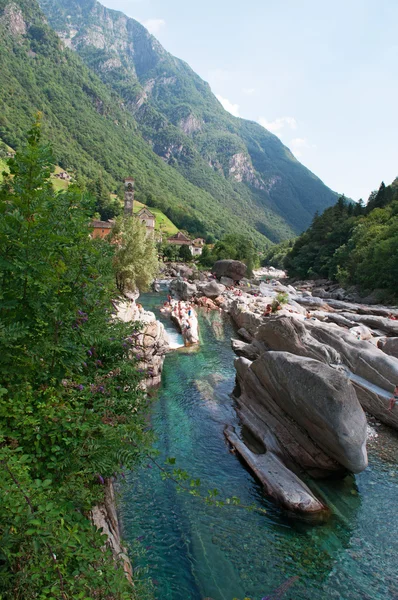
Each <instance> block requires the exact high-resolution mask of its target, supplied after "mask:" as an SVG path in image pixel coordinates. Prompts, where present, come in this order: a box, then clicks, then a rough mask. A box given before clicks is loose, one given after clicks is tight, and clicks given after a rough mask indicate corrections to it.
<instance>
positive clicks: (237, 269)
mask: <svg viewBox="0 0 398 600" xmlns="http://www.w3.org/2000/svg"><path fill="white" fill-rule="evenodd" d="M246 271H247V267H246V265H245V264H244V263H242V262H240V261H239V260H218V261H217V262H216V263H215V265H214V267H213V272H214V273H215V274H216V276H217V279H220V278H221V277H229V278H230V279H233V281H240V280H241V279H243V277H244V276H245V275H246Z"/></svg>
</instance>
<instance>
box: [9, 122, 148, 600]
mask: <svg viewBox="0 0 398 600" xmlns="http://www.w3.org/2000/svg"><path fill="white" fill-rule="evenodd" d="M53 165H54V160H53V159H52V156H51V152H50V150H49V148H48V147H46V146H45V145H43V144H42V143H41V142H40V125H39V123H36V125H35V126H34V127H33V128H32V130H31V131H30V133H29V136H28V142H27V145H26V147H25V149H24V150H23V151H22V152H18V153H17V154H16V156H15V158H14V159H12V160H10V161H9V168H10V172H11V175H10V176H7V177H6V178H5V180H4V182H3V184H2V185H1V187H0V257H1V258H0V280H1V286H0V463H1V466H2V477H1V480H0V548H1V549H0V597H1V598H4V600H7V599H10V600H11V599H12V598H18V599H19V600H34V599H36V598H37V599H38V600H39V599H40V600H44V599H49V600H50V599H55V598H56V599H58V598H60V599H63V600H72V599H73V600H74V599H75V598H82V599H88V598H98V599H103V600H105V599H107V600H111V599H115V600H116V599H117V600H122V599H125V600H127V598H129V599H131V598H135V597H138V596H136V594H138V593H140V585H138V586H137V587H136V588H135V589H132V588H131V586H130V584H129V583H128V581H127V579H126V578H125V576H124V573H123V569H122V566H121V564H119V562H117V563H115V561H114V559H113V557H112V555H111V553H110V551H109V550H108V549H106V550H103V546H104V541H105V540H104V536H103V535H101V534H100V533H99V532H98V531H97V530H96V529H95V528H94V526H93V525H92V523H91V521H90V519H89V512H90V510H91V509H92V507H93V506H94V505H96V504H97V503H99V502H101V501H102V499H103V495H104V485H106V484H107V482H108V481H109V480H110V478H111V477H112V476H113V475H114V474H119V473H121V471H122V470H123V469H130V468H132V467H133V466H134V465H136V464H137V463H139V462H140V460H141V458H142V457H143V455H144V454H145V453H146V451H147V449H148V447H149V444H150V436H149V434H148V433H145V432H144V419H145V412H144V410H143V408H142V407H143V405H144V398H143V396H142V392H141V391H140V388H139V384H140V379H141V376H140V375H139V374H138V372H137V369H136V367H135V364H134V362H133V361H131V360H130V356H129V355H130V347H131V345H132V344H133V343H134V335H135V333H134V329H133V330H132V326H131V325H129V324H125V323H121V322H118V321H115V320H114V319H113V318H112V312H113V305H112V303H111V298H112V297H115V289H114V283H113V282H114V275H113V271H112V255H113V252H114V248H113V247H112V246H111V245H110V244H109V243H107V242H104V241H101V240H91V239H90V237H89V214H90V213H91V212H92V206H91V205H90V202H89V201H88V200H87V198H85V197H84V195H82V194H81V193H80V192H79V190H78V189H76V188H75V187H73V186H71V187H70V188H69V190H68V191H67V192H59V193H55V192H54V190H53V188H52V186H51V180H50V175H51V172H52V171H53V169H54V166H53ZM139 597H140V598H141V597H142V596H141V595H140V596H139Z"/></svg>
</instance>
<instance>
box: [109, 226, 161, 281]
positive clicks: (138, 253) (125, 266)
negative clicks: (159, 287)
mask: <svg viewBox="0 0 398 600" xmlns="http://www.w3.org/2000/svg"><path fill="white" fill-rule="evenodd" d="M112 241H113V242H114V243H115V254H114V257H113V268H114V271H115V276H116V285H117V288H118V290H119V291H120V292H121V293H124V292H134V291H136V290H140V291H147V290H148V289H149V287H150V285H151V283H152V282H153V280H154V279H155V277H156V275H157V273H158V268H159V265H158V256H157V250H156V245H155V241H154V239H153V237H152V236H151V235H147V231H146V227H145V225H143V224H142V223H141V222H140V220H139V219H136V218H135V217H130V218H127V219H126V218H123V217H119V218H118V219H117V220H116V222H115V225H114V227H113V229H112Z"/></svg>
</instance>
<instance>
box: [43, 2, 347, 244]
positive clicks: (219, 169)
mask: <svg viewBox="0 0 398 600" xmlns="http://www.w3.org/2000/svg"><path fill="white" fill-rule="evenodd" d="M40 3H41V6H42V8H43V10H44V12H45V13H46V15H47V17H48V19H49V22H50V24H51V25H52V27H53V28H54V29H55V30H56V31H57V32H58V34H59V35H60V37H61V38H62V39H63V40H64V43H65V44H66V45H68V46H69V47H71V48H73V49H75V50H76V51H77V52H78V54H79V55H80V56H81V57H82V58H83V60H84V61H85V62H86V64H87V65H88V66H90V68H92V69H93V70H94V71H95V72H96V73H97V75H98V76H99V77H100V78H101V79H102V80H103V81H104V82H106V83H108V84H109V85H110V86H112V88H113V90H115V91H116V92H117V93H118V94H119V95H120V96H121V97H122V98H123V100H124V103H125V107H126V108H127V110H129V112H130V113H131V114H133V115H134V116H135V118H136V120H137V122H138V125H139V129H140V131H141V132H142V134H143V136H144V137H145V139H146V140H147V141H148V142H149V144H150V145H151V147H152V148H153V150H154V151H155V152H156V153H157V154H158V155H159V156H161V157H162V158H163V159H164V160H165V161H167V162H168V164H170V165H172V166H173V167H174V168H175V169H176V170H177V171H179V172H180V173H181V174H182V175H184V177H186V178H187V179H189V180H190V181H191V182H192V183H194V184H195V185H198V186H199V187H201V188H203V189H205V190H207V191H208V192H209V193H210V194H211V195H212V196H213V197H214V198H215V199H216V200H218V201H221V202H223V201H224V200H225V198H228V199H229V202H230V204H231V206H234V210H237V208H238V207H243V211H242V210H240V211H239V213H238V214H241V215H242V217H243V218H244V213H245V212H246V209H248V210H249V213H250V219H251V224H252V225H253V226H254V227H256V229H258V230H259V231H261V232H262V233H264V234H265V235H267V236H268V237H270V238H271V239H274V240H275V239H276V238H281V237H285V234H286V229H284V228H281V227H280V223H279V222H278V221H277V220H275V218H272V217H271V215H270V211H272V213H275V214H278V215H279V216H281V217H282V218H283V219H284V221H286V223H287V224H288V225H289V227H290V228H291V229H292V230H293V231H294V232H296V233H297V232H300V231H302V230H303V229H304V228H305V227H307V226H308V225H309V223H310V222H311V219H312V217H313V215H314V213H315V212H316V211H319V212H321V211H323V210H324V209H325V208H326V207H328V206H330V205H331V204H333V203H334V202H335V201H336V196H335V194H334V193H333V192H332V191H331V190H330V189H329V188H327V187H326V186H325V185H324V184H323V183H322V182H321V181H320V180H319V179H318V178H317V177H315V175H313V174H312V173H311V172H310V171H309V170H308V169H306V168H305V167H304V166H303V165H301V164H300V163H299V162H298V161H297V160H296V159H295V158H294V157H293V155H292V154H291V152H290V151H289V149H288V148H286V147H285V146H284V145H283V144H282V143H281V141H280V140H279V139H278V138H277V137H276V136H274V135H273V134H271V133H270V132H268V131H267V130H265V129H264V128H263V127H261V126H260V125H258V124H257V123H254V122H249V121H245V120H243V119H238V118H235V117H233V116H232V115H230V114H229V113H228V112H226V111H225V110H224V109H223V107H222V106H221V105H220V103H219V102H218V100H217V99H216V97H215V96H214V95H213V93H212V92H211V90H210V87H209V85H208V84H207V83H205V82H204V81H203V80H202V79H201V78H200V77H199V76H198V75H196V74H195V73H194V72H193V71H192V69H191V68H190V67H189V66H188V65H187V64H186V63H185V62H183V61H182V60H179V59H177V58H175V57H174V56H172V55H171V54H169V53H168V52H166V51H165V49H164V48H163V47H162V46H161V45H160V43H159V42H158V41H157V40H156V39H155V38H154V37H153V36H152V35H150V34H149V33H148V31H147V30H146V29H145V28H144V27H143V26H142V25H141V24H140V23H138V22H137V21H135V20H134V19H131V18H129V17H127V16H126V15H124V14H122V13H120V12H116V11H114V10H109V9H107V8H105V7H104V6H102V5H101V4H100V3H99V2H96V1H95V0H40ZM254 207H259V208H261V209H263V210H265V211H266V212H265V214H263V215H259V214H258V213H257V214H256V215H254Z"/></svg>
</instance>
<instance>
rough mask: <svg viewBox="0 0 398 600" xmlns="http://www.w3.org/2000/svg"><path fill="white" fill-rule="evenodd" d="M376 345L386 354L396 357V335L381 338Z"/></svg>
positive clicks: (397, 344)
mask: <svg viewBox="0 0 398 600" xmlns="http://www.w3.org/2000/svg"><path fill="white" fill-rule="evenodd" d="M377 346H378V348H380V350H383V352H385V353H386V354H389V355H390V356H394V358H398V337H391V338H387V337H385V338H381V339H379V340H378V342H377Z"/></svg>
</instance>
